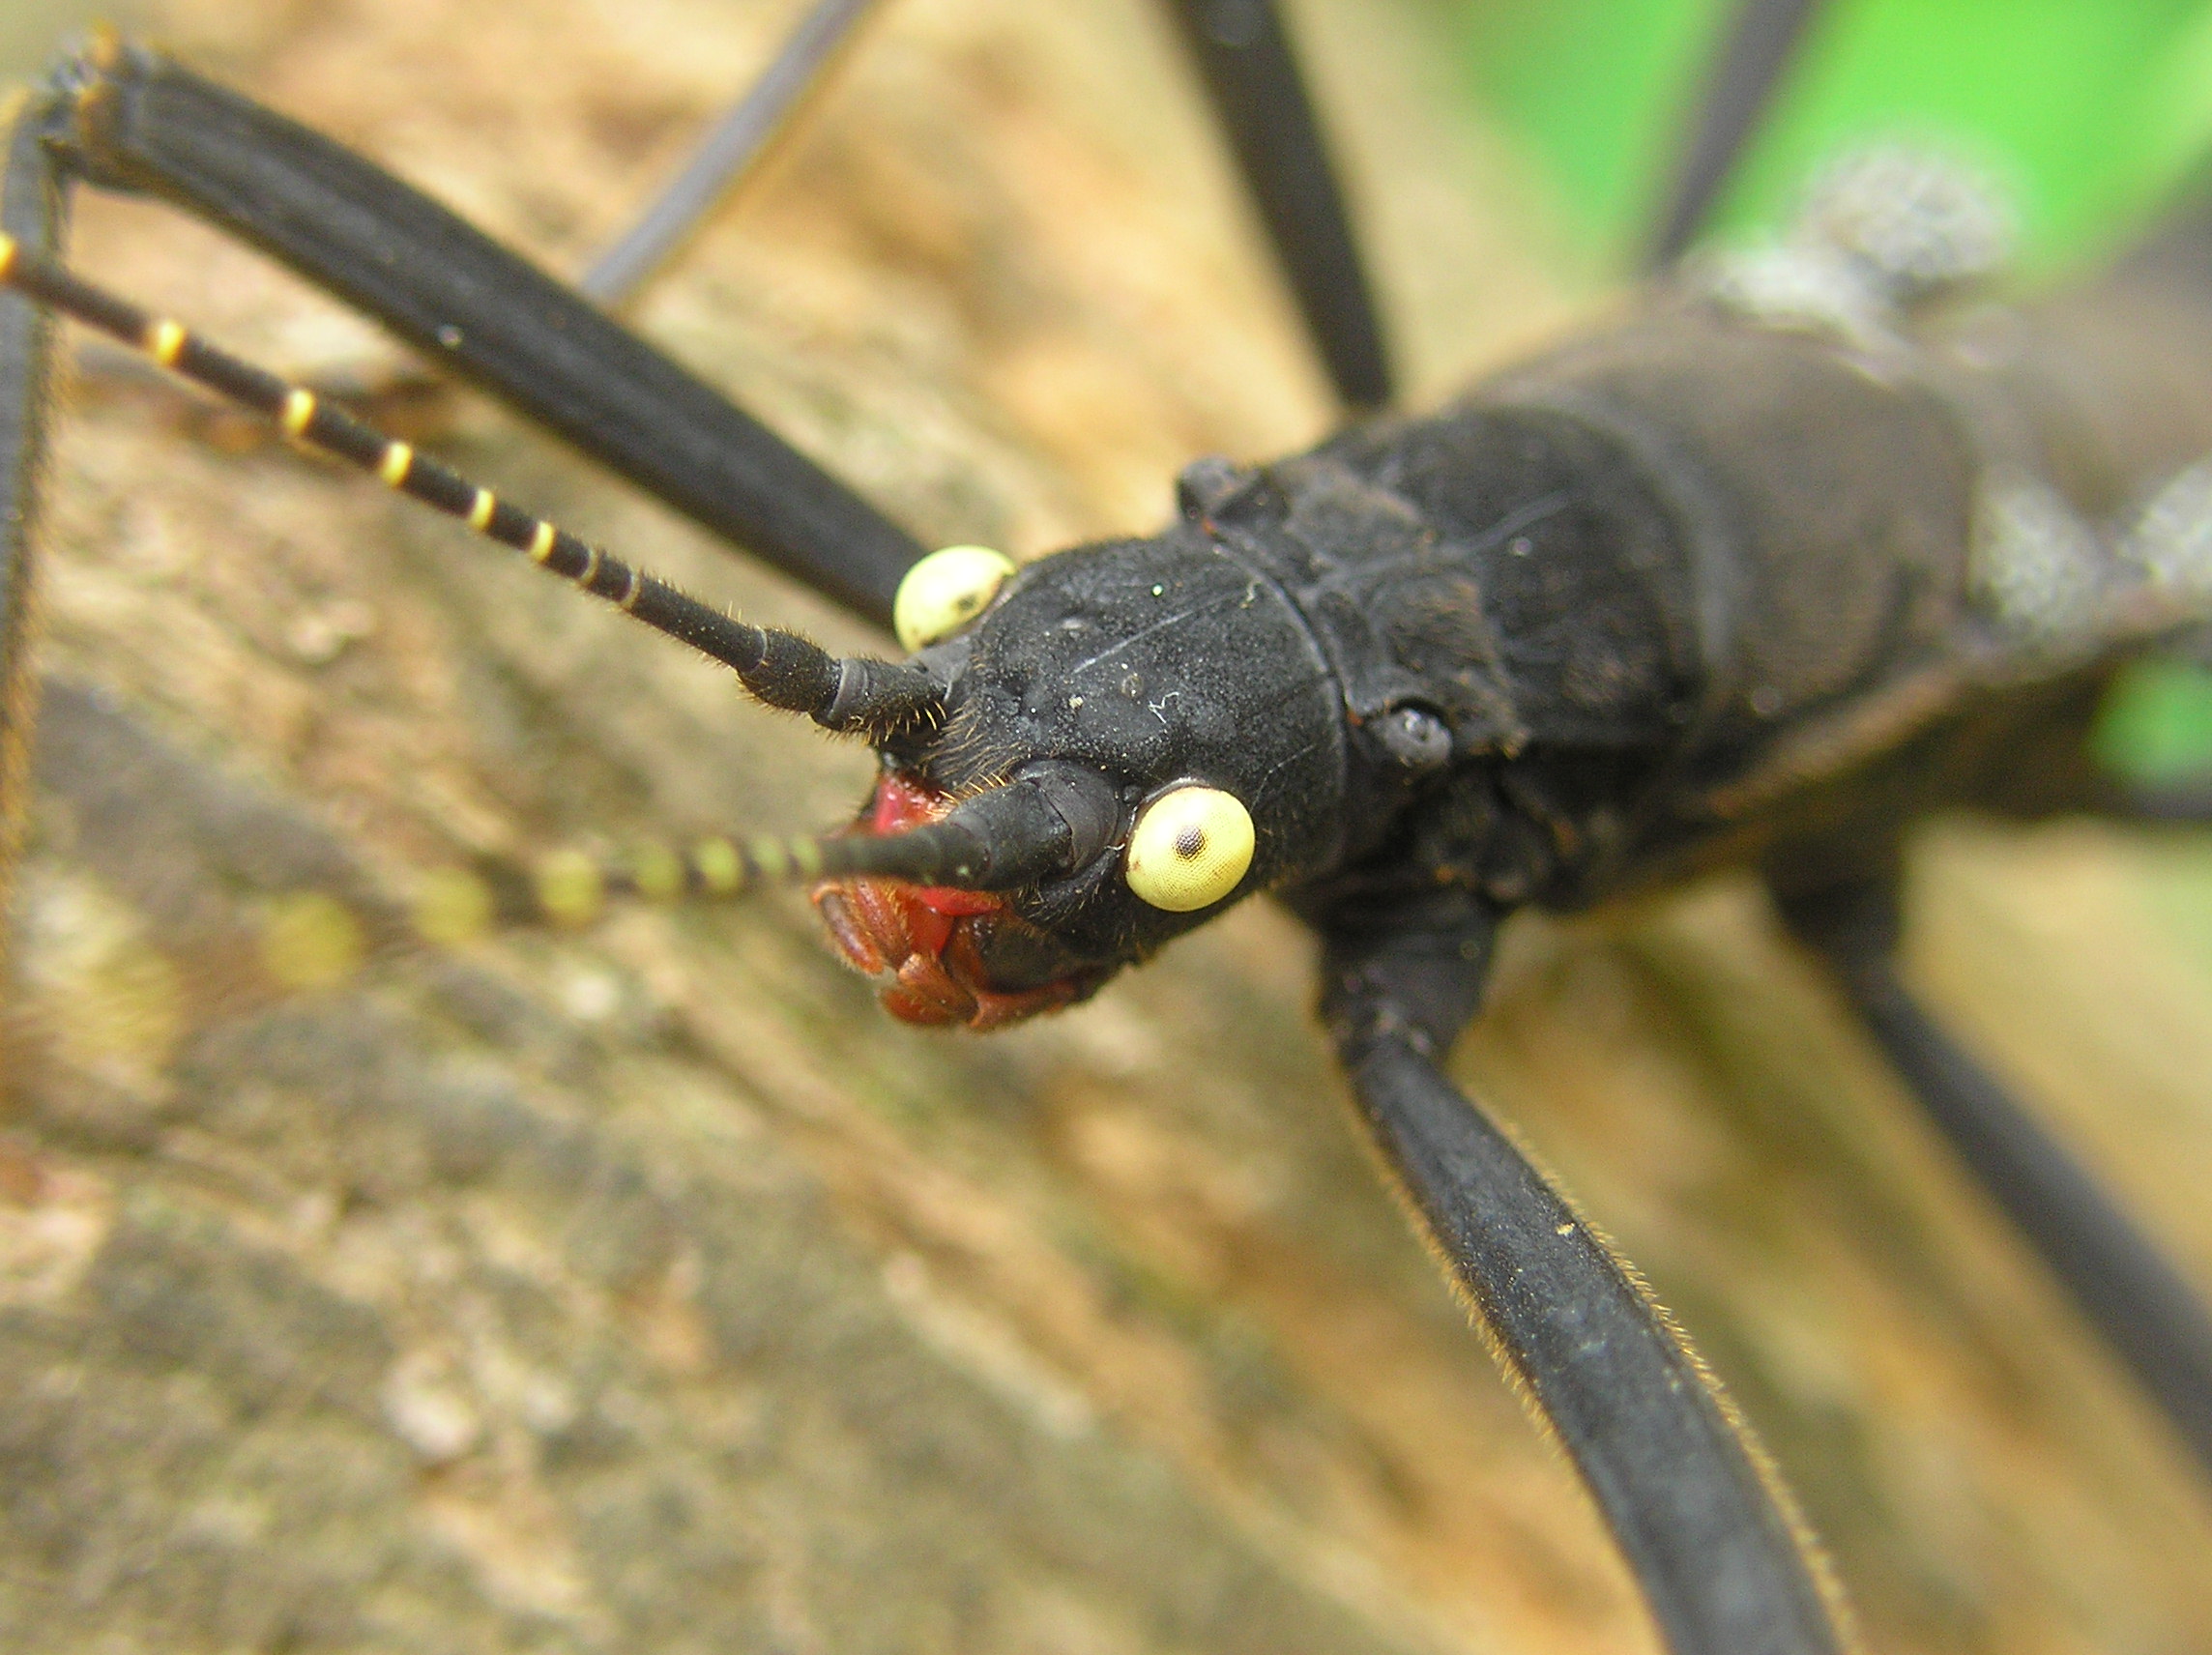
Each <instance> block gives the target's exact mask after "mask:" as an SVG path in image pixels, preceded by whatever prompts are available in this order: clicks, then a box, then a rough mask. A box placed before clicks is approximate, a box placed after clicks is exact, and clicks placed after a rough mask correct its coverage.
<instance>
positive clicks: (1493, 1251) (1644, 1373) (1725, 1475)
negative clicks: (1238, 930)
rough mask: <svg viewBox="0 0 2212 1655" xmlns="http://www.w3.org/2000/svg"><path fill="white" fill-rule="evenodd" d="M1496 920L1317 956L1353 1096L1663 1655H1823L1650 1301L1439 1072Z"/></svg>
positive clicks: (1412, 932) (1724, 1421)
mask: <svg viewBox="0 0 2212 1655" xmlns="http://www.w3.org/2000/svg"><path fill="white" fill-rule="evenodd" d="M1494 924H1495V919H1494V916H1492V915H1488V914H1484V913H1480V912H1477V911H1475V910H1474V909H1473V908H1472V907H1471V906H1469V907H1467V908H1464V909H1462V910H1461V911H1460V912H1457V913H1446V914H1444V915H1433V916H1423V915H1396V916H1392V917H1391V918H1388V919H1385V920H1384V921H1383V923H1381V924H1375V925H1372V926H1362V927H1360V928H1358V929H1355V930H1354V929H1335V930H1332V931H1331V933H1330V935H1329V937H1328V954H1327V962H1326V966H1325V968H1324V970H1325V975H1324V980H1325V982H1326V983H1327V984H1328V988H1327V1001H1326V1011H1327V1014H1328V1018H1329V1024H1330V1029H1331V1031H1332V1033H1333V1034H1334V1037H1335V1040H1336V1043H1337V1049H1338V1052H1339V1053H1340V1055H1341V1057H1342V1059H1343V1061H1344V1065H1345V1068H1346V1071H1347V1072H1348V1074H1349V1075H1350V1077H1351V1080H1352V1086H1353V1093H1354V1095H1355V1096H1356V1097H1357V1099H1358V1102H1359V1107H1360V1112H1361V1114H1362V1116H1363V1118H1365V1120H1366V1122H1367V1125H1368V1127H1369V1129H1370V1131H1372V1132H1373V1134H1374V1137H1375V1142H1376V1144H1377V1146H1378V1147H1380V1149H1381V1150H1382V1153H1383V1159H1384V1160H1385V1162H1386V1163H1387V1164H1388V1165H1389V1166H1390V1168H1391V1169H1392V1171H1393V1172H1394V1173H1395V1175H1396V1176H1397V1177H1398V1178H1399V1180H1400V1181H1401V1183H1402V1185H1403V1187H1404V1189H1405V1191H1406V1194H1407V1195H1408V1197H1409V1198H1410V1200H1411V1203H1412V1205H1413V1206H1414V1208H1415V1209H1417V1211H1418V1212H1419V1214H1420V1217H1421V1220H1422V1222H1423V1224H1424V1225H1425V1226H1426V1227H1427V1230H1428V1233H1429V1235H1430V1237H1431V1239H1432V1240H1433V1242H1434V1243H1435V1245H1436V1247H1437V1249H1438V1251H1439V1252H1440V1253H1441V1255H1442V1256H1443V1259H1444V1261H1445V1262H1446V1263H1447V1264H1448V1265H1449V1267H1450V1270H1451V1273H1452V1276H1453V1278H1454V1280H1455V1282H1456V1284H1457V1285H1458V1286H1459V1288H1460V1289H1461V1290H1462V1291H1463V1292H1465V1294H1466V1295H1467V1298H1468V1301H1469V1303H1470V1307H1471V1309H1472V1310H1473V1313H1474V1315H1475V1318H1476V1320H1477V1323H1478V1325H1479V1327H1480V1328H1481V1330H1482V1332H1483V1333H1484V1335H1485V1336H1486V1338H1487V1339H1488V1340H1489V1341H1490V1343H1491V1344H1492V1346H1493V1347H1494V1349H1495V1350H1497V1352H1498V1353H1499V1356H1500V1357H1501V1359H1502V1360H1503V1361H1504V1362H1505V1363H1506V1365H1507V1367H1508V1369H1509V1370H1510V1371H1511V1373H1512V1374H1513V1375H1514V1376H1515V1377H1516V1378H1517V1379H1519V1380H1520V1381H1521V1388H1522V1390H1523V1394H1524V1395H1525V1396H1526V1397H1527V1398H1528V1400H1529V1402H1530V1403H1531V1405H1532V1406H1533V1407H1534V1408H1535V1409H1536V1410H1537V1412H1538V1413H1539V1414H1540V1416H1541V1418H1542V1420H1543V1422H1544V1423H1545V1424H1547V1425H1548V1426H1549V1427H1550V1428H1551V1429H1552V1431H1554V1432H1555V1433H1556V1434H1557V1438H1558V1440H1559V1441H1560V1443H1561V1444H1562V1445H1564V1447H1565V1448H1566V1450H1567V1452H1568V1454H1569V1455H1571V1456H1572V1457H1573V1460H1574V1463H1575V1466H1576V1467H1577V1469H1578V1470H1580V1471H1581V1473H1582V1475H1583V1477H1584V1479H1585V1480H1586V1482H1587V1484H1588V1486H1589V1489H1590V1492H1591V1494H1592V1495H1593V1496H1594V1497H1595V1498H1596V1500H1597V1502H1598V1505H1599V1507H1600V1508H1601V1509H1602V1511H1603V1512H1604V1515H1605V1518H1606V1521H1607V1523H1608V1524H1611V1526H1612V1528H1613V1531H1614V1534H1615V1537H1616V1539H1617V1540H1618V1541H1619V1543H1620V1546H1621V1549H1622V1551H1623V1552H1624V1553H1626V1555H1627V1557H1628V1561H1629V1564H1630V1567H1631V1568H1632V1569H1633V1570H1634V1571H1635V1573H1636V1575H1637V1577H1638V1579H1639V1581H1640V1582H1641V1583H1642V1585H1643V1587H1644V1593H1645V1595H1646V1597H1647V1598H1648V1600H1649V1602H1650V1605H1651V1609H1652V1612H1653V1614H1654V1615H1655V1616H1656V1617H1657V1619H1658V1621H1659V1624H1660V1626H1661V1628H1662V1630H1663V1632H1664V1634H1665V1636H1666V1639H1667V1642H1668V1645H1669V1647H1670V1648H1671V1649H1673V1650H1674V1651H1675V1652H1676V1655H1690V1652H1693V1651H1695V1652H1711V1655H1719V1652H1721V1651H1728V1652H1730V1655H1746V1652H1753V1651H1758V1652H1763V1655H1782V1652H1783V1651H1814V1650H1840V1649H1843V1648H1845V1647H1847V1644H1846V1642H1845V1640H1844V1637H1843V1635H1842V1634H1841V1633H1840V1632H1839V1631H1838V1617H1837V1614H1836V1611H1837V1610H1839V1609H1840V1607H1841V1605H1840V1601H1839V1600H1838V1599H1837V1598H1836V1596H1835V1592H1834V1588H1833V1586H1832V1584H1831V1583H1830V1582H1827V1581H1826V1580H1825V1578H1824V1577H1823V1575H1822V1572H1821V1570H1820V1568H1819V1565H1818V1564H1817V1563H1816V1562H1815V1561H1814V1556H1815V1553H1814V1552H1813V1550H1812V1548H1811V1546H1810V1542H1809V1536H1808V1535H1807V1534H1806V1531H1805V1528H1804V1524H1803V1523H1802V1521H1801V1520H1800V1519H1799V1518H1798V1517H1797V1516H1796V1514H1795V1513H1794V1511H1793V1510H1792V1508H1791V1504H1790V1497H1789V1495H1788V1494H1787V1492H1786V1491H1785V1490H1784V1489H1783V1488H1782V1487H1781V1485H1780V1483H1779V1481H1778V1479H1777V1478H1776V1476H1775V1473H1774V1471H1773V1468H1772V1466H1770V1465H1769V1464H1768V1463H1767V1462H1766V1461H1765V1459H1764V1457H1763V1456H1762V1455H1761V1453H1760V1452H1759V1450H1758V1449H1757V1448H1756V1447H1755V1446H1754V1445H1753V1443H1752V1441H1751V1439H1750V1437H1749V1436H1748V1434H1747V1432H1746V1430H1745V1427H1744V1424H1743V1421H1742V1420H1741V1419H1740V1418H1739V1417H1738V1416H1737V1414H1736V1412H1735V1410H1734V1408H1732V1406H1731V1405H1730V1404H1729V1402H1728V1401H1727V1399H1726V1398H1725V1397H1724V1396H1723V1395H1722V1393H1721V1392H1720V1390H1719V1388H1718V1386H1717V1385H1716V1383H1715V1382H1714V1379H1713V1378H1712V1376H1711V1374H1710V1373H1709V1372H1708V1371H1707V1370H1706V1368H1705V1366H1704V1364H1703V1362H1702V1361H1700V1360H1699V1358H1698V1356H1697V1355H1696V1353H1695V1352H1694V1351H1693V1350H1691V1349H1690V1347H1689V1345H1688V1342H1687V1341H1686V1339H1685V1338H1684V1337H1683V1335H1682V1333H1681V1331H1680V1329H1679V1328H1677V1327H1675V1326H1674V1324H1673V1322H1672V1321H1670V1320H1669V1319H1668V1317H1667V1316H1666V1314H1665V1313H1664V1312H1663V1311H1662V1310H1661V1309H1660V1308H1659V1306H1658V1305H1657V1303H1656V1302H1655V1301H1654V1300H1653V1299H1652V1297H1651V1295H1650V1292H1649V1290H1648V1289H1646V1288H1645V1287H1644V1285H1643V1283H1642V1282H1641V1281H1640V1280H1639V1279H1638V1278H1637V1276H1636V1275H1635V1273H1634V1271H1633V1270H1632V1269H1630V1267H1629V1266H1628V1265H1627V1264H1626V1263H1624V1262H1623V1261H1622V1260H1621V1259H1620V1258H1619V1256H1618V1255H1616V1254H1615V1252H1614V1251H1613V1249H1612V1247H1611V1246H1610V1245H1609V1244H1608V1243H1607V1241H1606V1240H1605V1238H1604V1237H1603V1236H1602V1235H1600V1234H1597V1233H1596V1232H1595V1231H1594V1230H1592V1228H1591V1227H1590V1225H1589V1223H1588V1222H1587V1220H1586V1219H1585V1218H1584V1217H1583V1216H1582V1214H1581V1213H1580V1212H1579V1211H1578V1210H1577V1209H1576V1208H1575V1207H1574V1205H1572V1204H1571V1203H1570V1202H1569V1200H1568V1199H1567V1197H1566V1196H1565V1195H1564V1194H1563V1193H1562V1192H1561V1191H1560V1190H1559V1189H1558V1188H1557V1185H1555V1184H1553V1183H1552V1182H1551V1181H1550V1180H1549V1179H1548V1178H1547V1177H1546V1176H1544V1174H1543V1173H1542V1172H1541V1171H1539V1170H1538V1169H1537V1168H1536V1167H1535V1166H1534V1165H1532V1164H1531V1162H1530V1161H1529V1160H1528V1156H1527V1155H1526V1154H1525V1153H1524V1152H1523V1151H1522V1150H1521V1148H1520V1147H1518V1146H1517V1145H1516V1144H1515V1143H1514V1141H1513V1139H1512V1137H1511V1136H1510V1134H1509V1133H1508V1132H1507V1131H1506V1130H1505V1129H1504V1128H1502V1127H1501V1126H1499V1124H1498V1122H1496V1121H1495V1120H1494V1119H1492V1118H1491V1117H1490V1116H1489V1115H1488V1114H1487V1113H1486V1112H1485V1111H1484V1110H1483V1109H1482V1108H1481V1107H1480V1106H1479V1105H1477V1104H1475V1103H1474V1102H1473V1101H1472V1100H1470V1098H1468V1097H1467V1096H1465V1095H1464V1094H1463V1093H1462V1092H1460V1091H1459V1089H1457V1088H1455V1087H1454V1086H1453V1085H1452V1083H1451V1082H1450V1081H1449V1080H1448V1079H1446V1078H1445V1076H1444V1074H1443V1072H1442V1071H1441V1068H1440V1067H1439V1066H1438V1058H1439V1056H1440V1054H1441V1053H1442V1052H1443V1051H1444V1050H1445V1048H1446V1047H1447V1046H1448V1045H1449V1043H1450V1040H1451V1038H1452V1037H1453V1036H1454V1035H1455V1034H1456V1033H1457V1032H1458V1031H1459V1030H1460V1028H1461V1027H1462V1026H1463V1025H1464V1024H1465V1022H1466V1021H1467V1019H1468V1018H1469V1017H1470V1015H1471V1014H1472V1012H1473V1011H1474V1009H1475V1006H1476V1003H1477V1002H1478V1000H1479V998H1480V991H1481V985H1482V977H1483V973H1484V971H1485V968H1486V967H1487V965H1488V958H1489V945H1490V938H1491V935H1492V929H1493V926H1494Z"/></svg>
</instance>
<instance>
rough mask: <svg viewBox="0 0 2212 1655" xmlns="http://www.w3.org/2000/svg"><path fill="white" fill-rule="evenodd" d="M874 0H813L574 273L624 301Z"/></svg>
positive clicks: (779, 123)
mask: <svg viewBox="0 0 2212 1655" xmlns="http://www.w3.org/2000/svg"><path fill="white" fill-rule="evenodd" d="M876 3H877V0H816V3H815V5H814V7H813V9H812V10H810V11H809V12H808V13H807V14H806V15H805V16H803V17H801V18H800V21H799V27H798V28H796V29H794V30H793V31H792V33H791V38H790V39H789V40H787V41H786V42H784V44H783V48H782V50H780V51H778V52H777V53H776V55H775V59H774V61H773V62H771V64H770V65H769V66H768V68H767V69H766V70H764V71H763V72H762V73H761V76H760V78H759V79H758V80H756V81H754V82H753V84H752V85H751V86H749V87H747V88H746V89H745V91H744V94H743V96H742V97H741V98H739V100H738V101H737V102H735V103H733V104H731V105H730V107H729V109H728V110H727V111H726V112H725V113H724V114H723V116H722V118H721V119H720V120H719V121H716V122H715V123H714V125H713V128H712V129H711V130H710V131H708V133H707V135H706V136H705V137H704V138H703V139H701V140H700V143H699V147H698V148H697V149H696V150H695V151H693V152H692V156H691V159H690V160H687V161H686V162H684V169H683V170H682V171H681V172H679V173H678V174H677V175H676V177H675V178H673V179H671V180H670V181H669V183H668V186H667V188H666V189H663V190H661V192H660V193H659V194H658V195H655V197H654V198H653V199H652V200H651V201H649V202H648V203H647V204H646V206H645V210H644V211H643V212H641V213H640V214H639V215H638V216H637V218H636V220H635V221H634V222H633V223H632V224H631V225H630V227H629V228H628V229H627V230H626V231H624V232H623V234H622V235H620V236H618V237H617V238H616V239H615V241H614V243H613V245H612V246H610V247H608V248H607V250H606V251H605V252H603V253H601V254H600V255H599V256H598V257H597V259H595V260H594V261H593V262H592V268H591V269H589V270H587V271H586V272H585V273H584V274H583V275H582V276H578V277H577V278H576V290H577V291H578V292H579V293H582V294H584V295H585V296H586V297H587V298H590V299H592V300H595V301H597V303H598V304H601V305H606V306H607V307H608V308H610V309H613V308H617V307H619V306H620V305H623V304H624V303H625V302H626V301H627V300H628V299H629V298H630V296H631V295H632V294H634V293H635V292H636V291H637V289H638V288H639V287H640V286H642V285H643V284H644V283H645V282H646V281H647V280H648V279H649V278H650V277H651V276H653V275H654V273H655V272H656V271H658V270H660V269H661V268H663V266H665V264H666V263H667V261H668V259H669V257H670V255H671V254H673V253H674V252H675V251H676V249H677V248H678V247H681V246H682V245H683V244H684V241H685V240H686V239H688V238H689V236H690V235H691V233H692V232H693V231H694V230H696V229H697V228H698V227H699V225H700V223H701V221H702V220H703V219H705V218H707V217H708V216H709V215H710V214H712V213H713V210H714V208H715V206H716V205H717V204H718V203H719V202H720V201H721V200H722V198H723V197H724V196H726V195H728V194H729V192H730V191H731V190H733V189H736V188H737V187H738V186H739V185H740V184H742V182H743V181H744V178H745V175H746V174H747V173H748V172H750V171H751V170H752V169H753V167H754V166H755V165H756V164H757V163H758V162H759V161H760V160H761V158H762V157H764V156H765V155H767V154H768V151H769V148H770V146H771V144H772V143H773V142H774V141H775V138H776V136H777V134H778V133H779V132H781V131H783V130H784V127H785V125H786V124H787V123H788V122H789V120H790V118H791V116H792V114H793V113H794V111H796V110H797V109H798V107H799V105H800V103H801V102H804V101H805V100H806V98H807V96H808V95H809V94H810V93H812V92H814V91H816V90H817V89H818V88H819V87H820V86H821V84H822V82H823V81H824V80H826V79H828V78H829V71H830V69H831V68H832V67H833V66H834V65H835V64H836V62H837V59H838V58H839V56H840V55H842V52H843V49H844V47H845V46H847V45H848V44H851V42H852V39H853V36H854V35H855V34H856V33H858V32H859V25H860V23H861V21H862V20H863V19H864V18H865V17H866V16H867V15H868V13H869V11H870V9H871V8H873V7H874V6H875V5H876Z"/></svg>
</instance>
